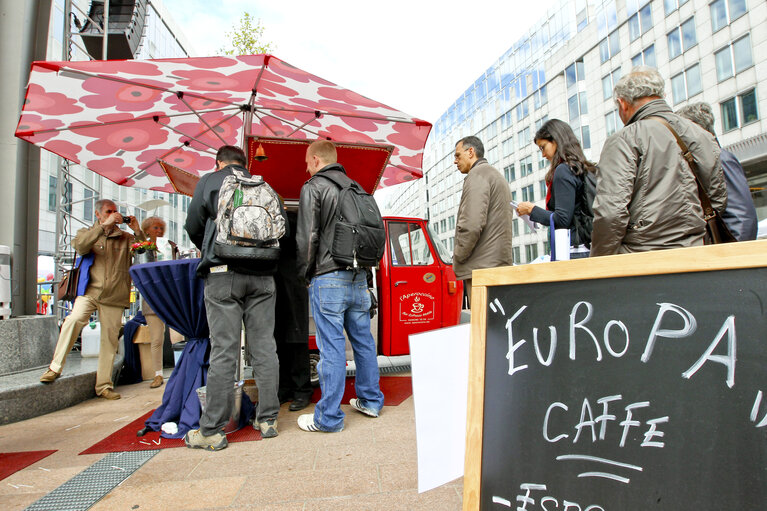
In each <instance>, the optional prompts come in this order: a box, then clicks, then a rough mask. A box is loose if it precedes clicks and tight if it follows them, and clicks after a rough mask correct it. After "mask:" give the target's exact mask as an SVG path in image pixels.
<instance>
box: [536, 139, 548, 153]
mask: <svg viewBox="0 0 767 511" xmlns="http://www.w3.org/2000/svg"><path fill="white" fill-rule="evenodd" d="M535 145H537V146H538V150H539V151H541V152H543V150H544V149H545V148H546V146H547V145H549V141H548V140H541V143H540V144H535Z"/></svg>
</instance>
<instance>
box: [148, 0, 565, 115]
mask: <svg viewBox="0 0 767 511" xmlns="http://www.w3.org/2000/svg"><path fill="white" fill-rule="evenodd" d="M553 3H554V0H538V1H535V2H531V1H529V0H472V1H464V2H457V1H453V0H443V1H437V0H388V1H385V2H378V1H365V0H326V1H323V2H319V1H316V0H315V1H311V0H292V1H278V2H275V1H273V0H271V1H264V0H247V1H241V0H226V1H220V2H213V1H211V0H162V4H163V5H164V6H165V8H166V9H167V10H168V11H169V12H170V14H171V16H172V17H173V19H174V20H175V21H176V23H177V24H178V25H179V26H180V28H181V29H182V30H183V32H184V33H185V35H186V37H187V39H188V40H189V41H190V42H191V43H192V45H193V46H194V49H195V50H196V55H195V56H204V55H212V54H215V53H216V52H217V50H218V49H219V48H220V47H221V46H224V45H225V44H226V39H225V36H224V33H225V32H227V31H229V30H230V29H231V27H232V26H233V25H235V24H238V22H239V18H240V16H241V15H242V13H243V12H244V11H247V12H249V13H251V15H252V16H254V17H255V18H257V19H260V20H261V23H262V25H263V26H264V27H265V32H264V39H265V40H266V41H267V42H271V43H272V44H273V45H274V46H275V50H274V51H273V54H274V55H275V56H277V57H279V58H280V59H282V60H284V61H286V62H288V63H290V64H293V65H294V66H296V67H299V68H301V69H304V70H306V71H309V72H310V73H313V74H315V75H317V76H320V77H322V78H325V79H327V80H330V81H331V82H334V83H336V84H338V85H341V86H343V87H346V88H348V89H351V90H353V91H354V92H357V93H359V94H363V95H365V96H368V97H369V98H371V99H374V100H376V101H380V102H381V103H384V104H387V105H389V106H391V107H393V108H396V109H398V110H401V111H403V112H405V113H407V114H409V115H412V116H415V117H419V118H421V119H425V120H427V121H429V122H431V123H434V122H436V121H437V119H438V118H439V116H440V115H441V114H442V113H443V112H444V111H445V110H447V108H448V107H449V106H450V105H451V104H452V103H453V102H454V101H455V100H456V99H457V98H458V96H459V95H460V94H462V93H463V91H465V90H466V88H468V86H469V85H470V84H471V83H473V82H474V81H475V80H476V79H477V78H478V77H479V75H480V73H482V72H484V71H485V70H486V69H487V68H488V67H490V66H491V65H492V64H493V62H495V61H496V60H497V59H498V58H499V57H500V56H501V54H503V52H505V51H506V50H507V49H508V48H509V47H510V46H511V45H512V44H513V43H514V42H516V41H517V40H518V39H519V38H520V36H521V35H522V34H524V33H525V32H526V31H527V30H528V29H529V28H530V27H531V26H533V25H534V24H535V23H536V22H538V21H539V20H541V19H542V18H543V17H544V16H545V14H546V10H547V9H548V8H549V7H551V5H552V4H553Z"/></svg>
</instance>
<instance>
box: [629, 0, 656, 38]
mask: <svg viewBox="0 0 767 511" xmlns="http://www.w3.org/2000/svg"><path fill="white" fill-rule="evenodd" d="M651 28H652V9H651V8H650V4H649V3H648V4H647V5H645V6H644V7H642V8H641V9H640V10H639V12H637V13H636V14H634V15H633V16H631V17H630V18H629V39H630V40H632V41H634V40H636V39H637V38H639V36H640V35H642V34H644V33H645V32H647V31H648V30H650V29H651Z"/></svg>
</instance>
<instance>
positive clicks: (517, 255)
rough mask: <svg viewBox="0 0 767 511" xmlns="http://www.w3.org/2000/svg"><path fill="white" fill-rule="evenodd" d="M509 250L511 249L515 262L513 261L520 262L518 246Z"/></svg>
mask: <svg viewBox="0 0 767 511" xmlns="http://www.w3.org/2000/svg"><path fill="white" fill-rule="evenodd" d="M511 250H512V252H513V257H514V262H515V263H520V262H521V261H520V257H521V256H520V254H519V252H520V251H519V247H514V248H512V249H511Z"/></svg>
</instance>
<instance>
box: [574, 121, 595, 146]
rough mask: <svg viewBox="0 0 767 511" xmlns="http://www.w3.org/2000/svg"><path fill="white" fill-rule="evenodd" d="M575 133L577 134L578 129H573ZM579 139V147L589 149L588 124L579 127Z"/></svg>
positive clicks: (589, 135)
mask: <svg viewBox="0 0 767 511" xmlns="http://www.w3.org/2000/svg"><path fill="white" fill-rule="evenodd" d="M575 133H576V134H578V133H579V131H578V130H575ZM580 135H581V136H580V137H579V138H580V140H579V142H580V143H581V147H582V148H583V149H591V131H590V130H589V127H588V126H581V129H580Z"/></svg>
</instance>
